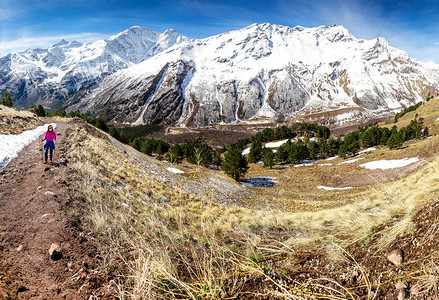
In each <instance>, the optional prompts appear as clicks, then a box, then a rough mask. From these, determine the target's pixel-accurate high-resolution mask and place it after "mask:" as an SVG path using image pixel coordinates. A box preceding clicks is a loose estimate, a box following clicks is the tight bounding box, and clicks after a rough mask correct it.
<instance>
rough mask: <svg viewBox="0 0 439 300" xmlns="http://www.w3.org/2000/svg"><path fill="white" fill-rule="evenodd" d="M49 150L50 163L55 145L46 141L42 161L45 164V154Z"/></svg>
mask: <svg viewBox="0 0 439 300" xmlns="http://www.w3.org/2000/svg"><path fill="white" fill-rule="evenodd" d="M49 149H50V161H52V157H53V151H54V150H55V143H54V142H53V141H46V144H45V145H44V161H46V162H47V152H49Z"/></svg>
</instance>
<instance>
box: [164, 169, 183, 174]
mask: <svg viewBox="0 0 439 300" xmlns="http://www.w3.org/2000/svg"><path fill="white" fill-rule="evenodd" d="M166 170H168V171H169V172H172V173H175V174H181V173H184V171H182V170H180V169H176V168H167V169H166Z"/></svg>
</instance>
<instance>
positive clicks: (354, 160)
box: [337, 157, 364, 166]
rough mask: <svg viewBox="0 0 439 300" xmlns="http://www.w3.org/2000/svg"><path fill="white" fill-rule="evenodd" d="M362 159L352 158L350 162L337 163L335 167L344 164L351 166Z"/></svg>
mask: <svg viewBox="0 0 439 300" xmlns="http://www.w3.org/2000/svg"><path fill="white" fill-rule="evenodd" d="M362 159H364V157H358V158H354V159H351V160H347V161H342V162H341V163H338V164H337V166H339V165H344V164H352V163H354V162H357V161H359V160H362Z"/></svg>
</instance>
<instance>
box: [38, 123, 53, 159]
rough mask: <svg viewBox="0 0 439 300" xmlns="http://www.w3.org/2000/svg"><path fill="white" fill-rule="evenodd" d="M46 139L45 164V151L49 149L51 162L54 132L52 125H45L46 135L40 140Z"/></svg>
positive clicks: (45, 157) (45, 154) (45, 156)
mask: <svg viewBox="0 0 439 300" xmlns="http://www.w3.org/2000/svg"><path fill="white" fill-rule="evenodd" d="M44 140H45V141H46V144H44V163H45V164H47V152H48V151H49V149H50V163H52V157H53V151H54V150H55V141H56V133H55V131H53V126H52V125H49V126H48V127H47V131H46V135H45V136H44V139H42V140H41V141H44Z"/></svg>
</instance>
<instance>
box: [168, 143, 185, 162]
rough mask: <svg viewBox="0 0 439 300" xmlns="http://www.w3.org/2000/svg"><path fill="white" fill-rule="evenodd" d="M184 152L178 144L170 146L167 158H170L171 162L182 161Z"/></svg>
mask: <svg viewBox="0 0 439 300" xmlns="http://www.w3.org/2000/svg"><path fill="white" fill-rule="evenodd" d="M182 155H183V152H182V151H181V147H180V145H178V144H175V145H172V146H171V147H169V150H168V153H166V159H167V160H169V162H170V163H171V164H178V163H179V162H180V161H181V157H182Z"/></svg>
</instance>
